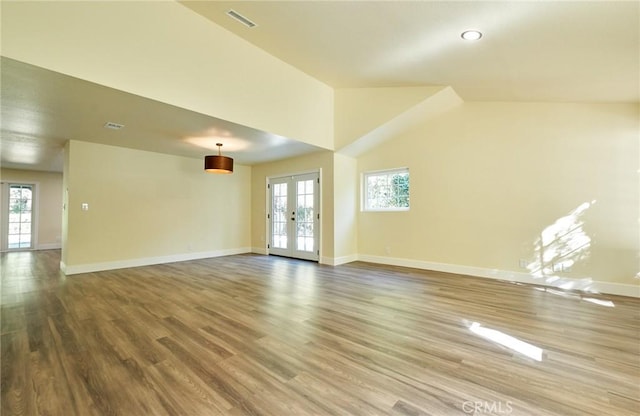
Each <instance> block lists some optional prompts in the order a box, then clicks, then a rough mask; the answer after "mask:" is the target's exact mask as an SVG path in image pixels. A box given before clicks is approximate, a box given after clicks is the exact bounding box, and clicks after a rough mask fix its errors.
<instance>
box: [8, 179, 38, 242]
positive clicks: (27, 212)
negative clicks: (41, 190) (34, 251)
mask: <svg viewBox="0 0 640 416" xmlns="http://www.w3.org/2000/svg"><path fill="white" fill-rule="evenodd" d="M32 204H33V191H32V189H31V185H10V186H9V218H8V220H9V221H8V224H7V225H8V239H7V242H8V248H10V249H12V248H14V249H15V248H30V247H31V218H32V216H31V214H32V212H31V209H32Z"/></svg>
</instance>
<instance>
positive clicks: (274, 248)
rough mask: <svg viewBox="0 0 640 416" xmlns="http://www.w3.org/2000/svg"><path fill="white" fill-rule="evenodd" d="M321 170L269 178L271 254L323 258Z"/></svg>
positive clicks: (311, 258)
mask: <svg viewBox="0 0 640 416" xmlns="http://www.w3.org/2000/svg"><path fill="white" fill-rule="evenodd" d="M319 182H320V180H319V174H318V172H314V173H307V174H302V175H293V176H285V177H280V178H270V179H269V185H268V188H269V200H270V213H269V234H270V238H269V254H275V255H278V256H287V257H295V258H299V259H306V260H315V261H317V260H318V258H319V254H320V251H319V240H320V239H319V233H318V231H319V224H320V213H319V210H318V207H319V205H320V204H319V200H320V198H319V189H320V186H319Z"/></svg>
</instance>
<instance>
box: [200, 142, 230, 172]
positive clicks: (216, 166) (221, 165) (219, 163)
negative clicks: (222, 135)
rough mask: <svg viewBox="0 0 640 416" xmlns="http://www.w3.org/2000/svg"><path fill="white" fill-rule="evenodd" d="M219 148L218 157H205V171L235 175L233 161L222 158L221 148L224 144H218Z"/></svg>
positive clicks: (228, 158) (225, 157)
mask: <svg viewBox="0 0 640 416" xmlns="http://www.w3.org/2000/svg"><path fill="white" fill-rule="evenodd" d="M216 146H218V154H217V155H209V156H205V157H204V170H205V172H207V173H233V159H232V158H230V157H227V156H222V153H221V151H220V148H221V147H222V143H216Z"/></svg>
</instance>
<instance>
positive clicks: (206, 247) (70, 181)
mask: <svg viewBox="0 0 640 416" xmlns="http://www.w3.org/2000/svg"><path fill="white" fill-rule="evenodd" d="M67 153H68V162H67V165H66V166H65V175H66V177H65V187H66V188H67V189H68V194H67V198H68V201H67V210H66V212H65V213H64V215H65V216H66V221H65V225H66V227H67V230H66V233H67V234H66V239H64V244H63V262H64V263H65V264H64V266H65V268H66V272H67V274H72V273H78V272H84V271H92V270H101V269H109V268H118V267H127V266H135V265H142V264H153V263H161V262H168V261H177V260H187V259H191V258H202V257H211V256H215V255H222V254H233V253H241V252H249V251H250V247H251V244H250V242H251V240H250V233H251V215H250V207H251V187H250V186H251V185H250V181H251V168H250V167H246V166H242V165H236V166H235V169H234V173H233V174H231V175H212V174H207V173H205V172H204V171H203V161H202V160H201V159H192V158H185V157H178V156H170V155H165V154H160V153H153V152H144V151H139V150H131V149H125V148H121V147H114V146H105V145H99V144H93V143H86V142H79V141H71V142H70V143H69V145H68V147H67ZM83 203H87V204H88V205H89V210H88V211H83V210H81V206H82V204H83Z"/></svg>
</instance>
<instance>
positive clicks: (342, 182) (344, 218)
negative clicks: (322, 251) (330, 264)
mask: <svg viewBox="0 0 640 416" xmlns="http://www.w3.org/2000/svg"><path fill="white" fill-rule="evenodd" d="M333 171H334V175H333V176H334V186H333V210H334V231H333V235H334V257H335V260H336V263H338V264H341V263H345V262H349V261H354V260H355V259H356V258H357V255H358V207H359V188H358V162H357V160H356V159H354V158H351V157H348V156H344V155H341V154H338V153H336V154H334V158H333Z"/></svg>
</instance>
